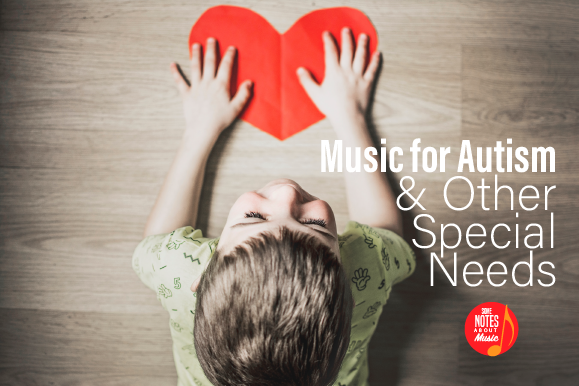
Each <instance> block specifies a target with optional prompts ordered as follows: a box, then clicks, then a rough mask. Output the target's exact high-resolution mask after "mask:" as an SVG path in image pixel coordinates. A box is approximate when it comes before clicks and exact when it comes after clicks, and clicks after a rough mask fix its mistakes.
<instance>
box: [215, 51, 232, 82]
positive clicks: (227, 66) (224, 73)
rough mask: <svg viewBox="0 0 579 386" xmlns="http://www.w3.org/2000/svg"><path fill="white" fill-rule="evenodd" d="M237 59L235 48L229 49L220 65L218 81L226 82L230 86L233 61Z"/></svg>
mask: <svg viewBox="0 0 579 386" xmlns="http://www.w3.org/2000/svg"><path fill="white" fill-rule="evenodd" d="M234 59H235V47H229V48H228V49H227V51H226V52H225V55H223V59H221V63H219V69H218V70H217V79H219V80H221V81H222V82H224V83H225V84H226V85H227V86H229V81H230V80H231V68H232V67H233V60H234Z"/></svg>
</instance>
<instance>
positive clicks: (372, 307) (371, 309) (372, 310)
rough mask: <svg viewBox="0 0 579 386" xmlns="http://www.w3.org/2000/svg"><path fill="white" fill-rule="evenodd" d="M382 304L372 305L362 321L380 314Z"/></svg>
mask: <svg viewBox="0 0 579 386" xmlns="http://www.w3.org/2000/svg"><path fill="white" fill-rule="evenodd" d="M380 304H382V303H380V302H376V303H374V304H372V305H371V306H370V307H368V310H366V313H365V314H364V316H363V317H362V319H368V318H369V317H370V316H372V315H374V314H375V313H376V312H378V307H380Z"/></svg>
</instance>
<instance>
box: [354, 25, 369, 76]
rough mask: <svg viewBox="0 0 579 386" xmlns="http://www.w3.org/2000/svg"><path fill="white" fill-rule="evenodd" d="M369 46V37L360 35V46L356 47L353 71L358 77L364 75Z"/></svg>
mask: <svg viewBox="0 0 579 386" xmlns="http://www.w3.org/2000/svg"><path fill="white" fill-rule="evenodd" d="M367 45H368V35H366V34H360V37H359V38H358V45H357V47H356V55H355V56H354V63H353V65H352V69H353V70H354V73H355V74H356V75H363V74H364V65H365V64H366V50H367V49H366V47H367Z"/></svg>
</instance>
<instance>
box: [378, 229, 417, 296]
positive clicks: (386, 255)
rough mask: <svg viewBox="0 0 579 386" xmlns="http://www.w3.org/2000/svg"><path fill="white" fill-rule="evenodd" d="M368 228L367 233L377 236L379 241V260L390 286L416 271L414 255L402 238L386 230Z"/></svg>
mask: <svg viewBox="0 0 579 386" xmlns="http://www.w3.org/2000/svg"><path fill="white" fill-rule="evenodd" d="M369 228H370V231H369V233H371V234H378V237H380V239H381V244H382V245H381V246H380V258H381V259H382V262H383V263H384V266H385V268H386V272H387V275H388V274H389V276H390V279H391V281H392V284H393V285H394V284H396V283H400V282H401V281H402V280H404V279H406V278H407V277H408V276H410V275H412V273H413V272H414V270H415V269H416V254H415V253H414V251H413V250H412V248H410V246H409V245H408V243H407V242H406V241H405V240H404V239H403V238H402V237H400V236H398V235H397V234H396V233H394V232H392V231H389V230H387V229H381V228H371V227H369Z"/></svg>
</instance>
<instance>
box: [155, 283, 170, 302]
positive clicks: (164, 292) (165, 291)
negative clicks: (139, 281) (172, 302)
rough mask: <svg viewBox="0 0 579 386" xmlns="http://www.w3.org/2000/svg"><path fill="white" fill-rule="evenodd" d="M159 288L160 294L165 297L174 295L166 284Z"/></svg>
mask: <svg viewBox="0 0 579 386" xmlns="http://www.w3.org/2000/svg"><path fill="white" fill-rule="evenodd" d="M158 290H159V296H163V297H164V298H165V299H167V298H170V297H171V296H173V293H172V292H171V290H170V289H169V288H167V287H165V284H161V285H160V286H159V288H158Z"/></svg>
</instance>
